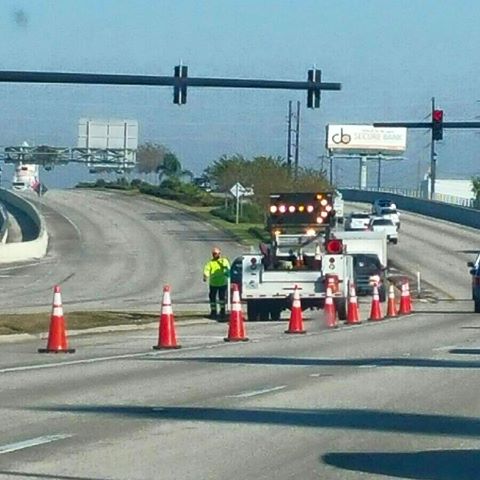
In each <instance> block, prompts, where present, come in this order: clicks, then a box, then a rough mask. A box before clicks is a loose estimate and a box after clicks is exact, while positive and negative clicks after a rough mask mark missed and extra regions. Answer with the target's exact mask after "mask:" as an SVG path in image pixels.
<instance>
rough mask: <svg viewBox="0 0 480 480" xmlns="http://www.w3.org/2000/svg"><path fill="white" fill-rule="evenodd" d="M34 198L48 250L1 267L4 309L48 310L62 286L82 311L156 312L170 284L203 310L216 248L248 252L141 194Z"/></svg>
mask: <svg viewBox="0 0 480 480" xmlns="http://www.w3.org/2000/svg"><path fill="white" fill-rule="evenodd" d="M34 200H35V199H34ZM35 202H36V203H37V206H38V208H39V210H40V212H41V214H42V215H43V216H44V218H45V219H46V223H47V230H48V232H49V235H50V240H49V248H48V253H47V256H46V257H45V258H43V259H41V260H40V261H38V262H37V261H32V262H29V263H28V264H27V265H25V264H18V265H3V266H0V305H1V311H3V312H6V311H10V312H17V311H32V310H33V311H36V310H39V307H43V308H44V309H48V308H49V306H50V305H51V301H52V291H53V286H54V285H57V284H58V285H60V286H61V288H62V298H63V302H64V305H68V306H70V308H75V309H82V310H85V309H129V310H135V309H140V310H147V311H148V310H152V311H155V310H158V308H159V304H160V303H161V296H162V289H163V286H164V285H166V284H169V285H171V288H172V297H173V298H174V299H175V301H176V303H177V305H179V306H180V305H183V306H184V307H185V309H187V310H188V309H189V308H190V309H191V310H192V309H193V310H195V309H197V310H198V304H205V301H206V295H207V289H206V286H205V285H204V284H203V283H202V269H203V264H204V263H205V262H206V261H207V260H208V259H209V258H210V250H211V247H212V246H214V245H219V246H220V247H222V249H223V252H224V254H225V255H228V256H230V257H234V256H236V255H238V254H240V253H241V252H242V247H241V246H239V245H237V244H236V243H235V242H232V241H231V239H230V238H229V237H227V236H226V235H225V234H224V233H223V232H221V231H219V230H217V229H214V228H212V227H211V226H208V225H206V224H204V223H202V222H200V221H198V220H197V219H195V218H193V217H192V216H190V215H188V214H186V213H182V212H180V211H178V210H175V209H172V208H169V207H166V206H164V205H160V204H158V203H154V202H151V201H149V200H146V199H144V198H141V197H128V196H125V195H118V194H115V193H112V194H110V193H105V192H95V191H88V190H87V191H86V190H57V191H54V190H52V191H49V192H48V193H47V195H45V197H43V198H42V200H40V201H38V200H35ZM204 308H205V309H206V310H208V307H207V306H206V305H205V306H204Z"/></svg>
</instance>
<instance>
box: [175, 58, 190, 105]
mask: <svg viewBox="0 0 480 480" xmlns="http://www.w3.org/2000/svg"><path fill="white" fill-rule="evenodd" d="M173 76H174V77H175V84H174V85H173V103H175V104H177V105H184V104H185V103H187V83H186V80H187V76H188V67H187V66H186V65H177V66H176V67H175V68H174V69H173ZM183 79H184V80H183Z"/></svg>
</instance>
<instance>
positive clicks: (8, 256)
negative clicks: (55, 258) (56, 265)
mask: <svg viewBox="0 0 480 480" xmlns="http://www.w3.org/2000/svg"><path fill="white" fill-rule="evenodd" d="M0 201H3V202H4V203H6V204H10V205H13V206H14V207H16V208H18V209H19V210H21V211H22V212H23V213H24V214H25V215H28V217H29V218H30V219H31V220H32V221H33V222H34V224H35V225H36V227H37V235H36V238H35V240H30V241H28V242H18V243H4V244H0V263H11V262H20V261H25V260H31V259H34V258H42V257H44V256H45V254H46V253H47V247H48V233H47V228H46V225H45V222H44V220H43V217H42V216H41V215H40V212H39V211H38V210H37V208H36V207H35V206H34V205H33V204H32V203H30V202H29V201H28V200H26V199H25V198H23V197H21V196H19V195H16V194H14V193H13V192H10V191H8V190H3V189H0ZM7 228H8V227H7Z"/></svg>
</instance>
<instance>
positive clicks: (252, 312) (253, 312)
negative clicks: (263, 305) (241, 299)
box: [247, 300, 259, 322]
mask: <svg viewBox="0 0 480 480" xmlns="http://www.w3.org/2000/svg"><path fill="white" fill-rule="evenodd" d="M258 314H259V311H258V307H257V304H256V302H254V301H253V300H249V301H247V319H248V321H249V322H256V321H257V320H258Z"/></svg>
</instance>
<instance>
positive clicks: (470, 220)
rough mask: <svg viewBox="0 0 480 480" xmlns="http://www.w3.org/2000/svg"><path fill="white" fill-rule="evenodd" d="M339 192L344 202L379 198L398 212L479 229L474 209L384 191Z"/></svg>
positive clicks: (354, 190)
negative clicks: (393, 204)
mask: <svg viewBox="0 0 480 480" xmlns="http://www.w3.org/2000/svg"><path fill="white" fill-rule="evenodd" d="M339 190H340V192H342V195H343V199H344V200H346V201H351V202H362V203H373V202H374V201H375V200H377V199H379V198H389V199H391V200H392V201H393V202H395V204H396V205H397V208H398V209H399V210H405V211H408V212H413V213H418V214H420V215H426V216H428V217H434V218H438V219H442V220H447V221H449V222H453V223H458V224H460V225H466V226H469V227H473V228H480V210H477V209H475V208H471V207H465V206H461V205H454V204H451V203H445V202H440V201H438V200H427V199H424V198H417V197H413V196H407V195H402V194H399V193H393V192H391V191H385V190H384V191H378V190H376V189H375V190H356V189H348V188H347V189H344V188H340V189H339Z"/></svg>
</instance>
